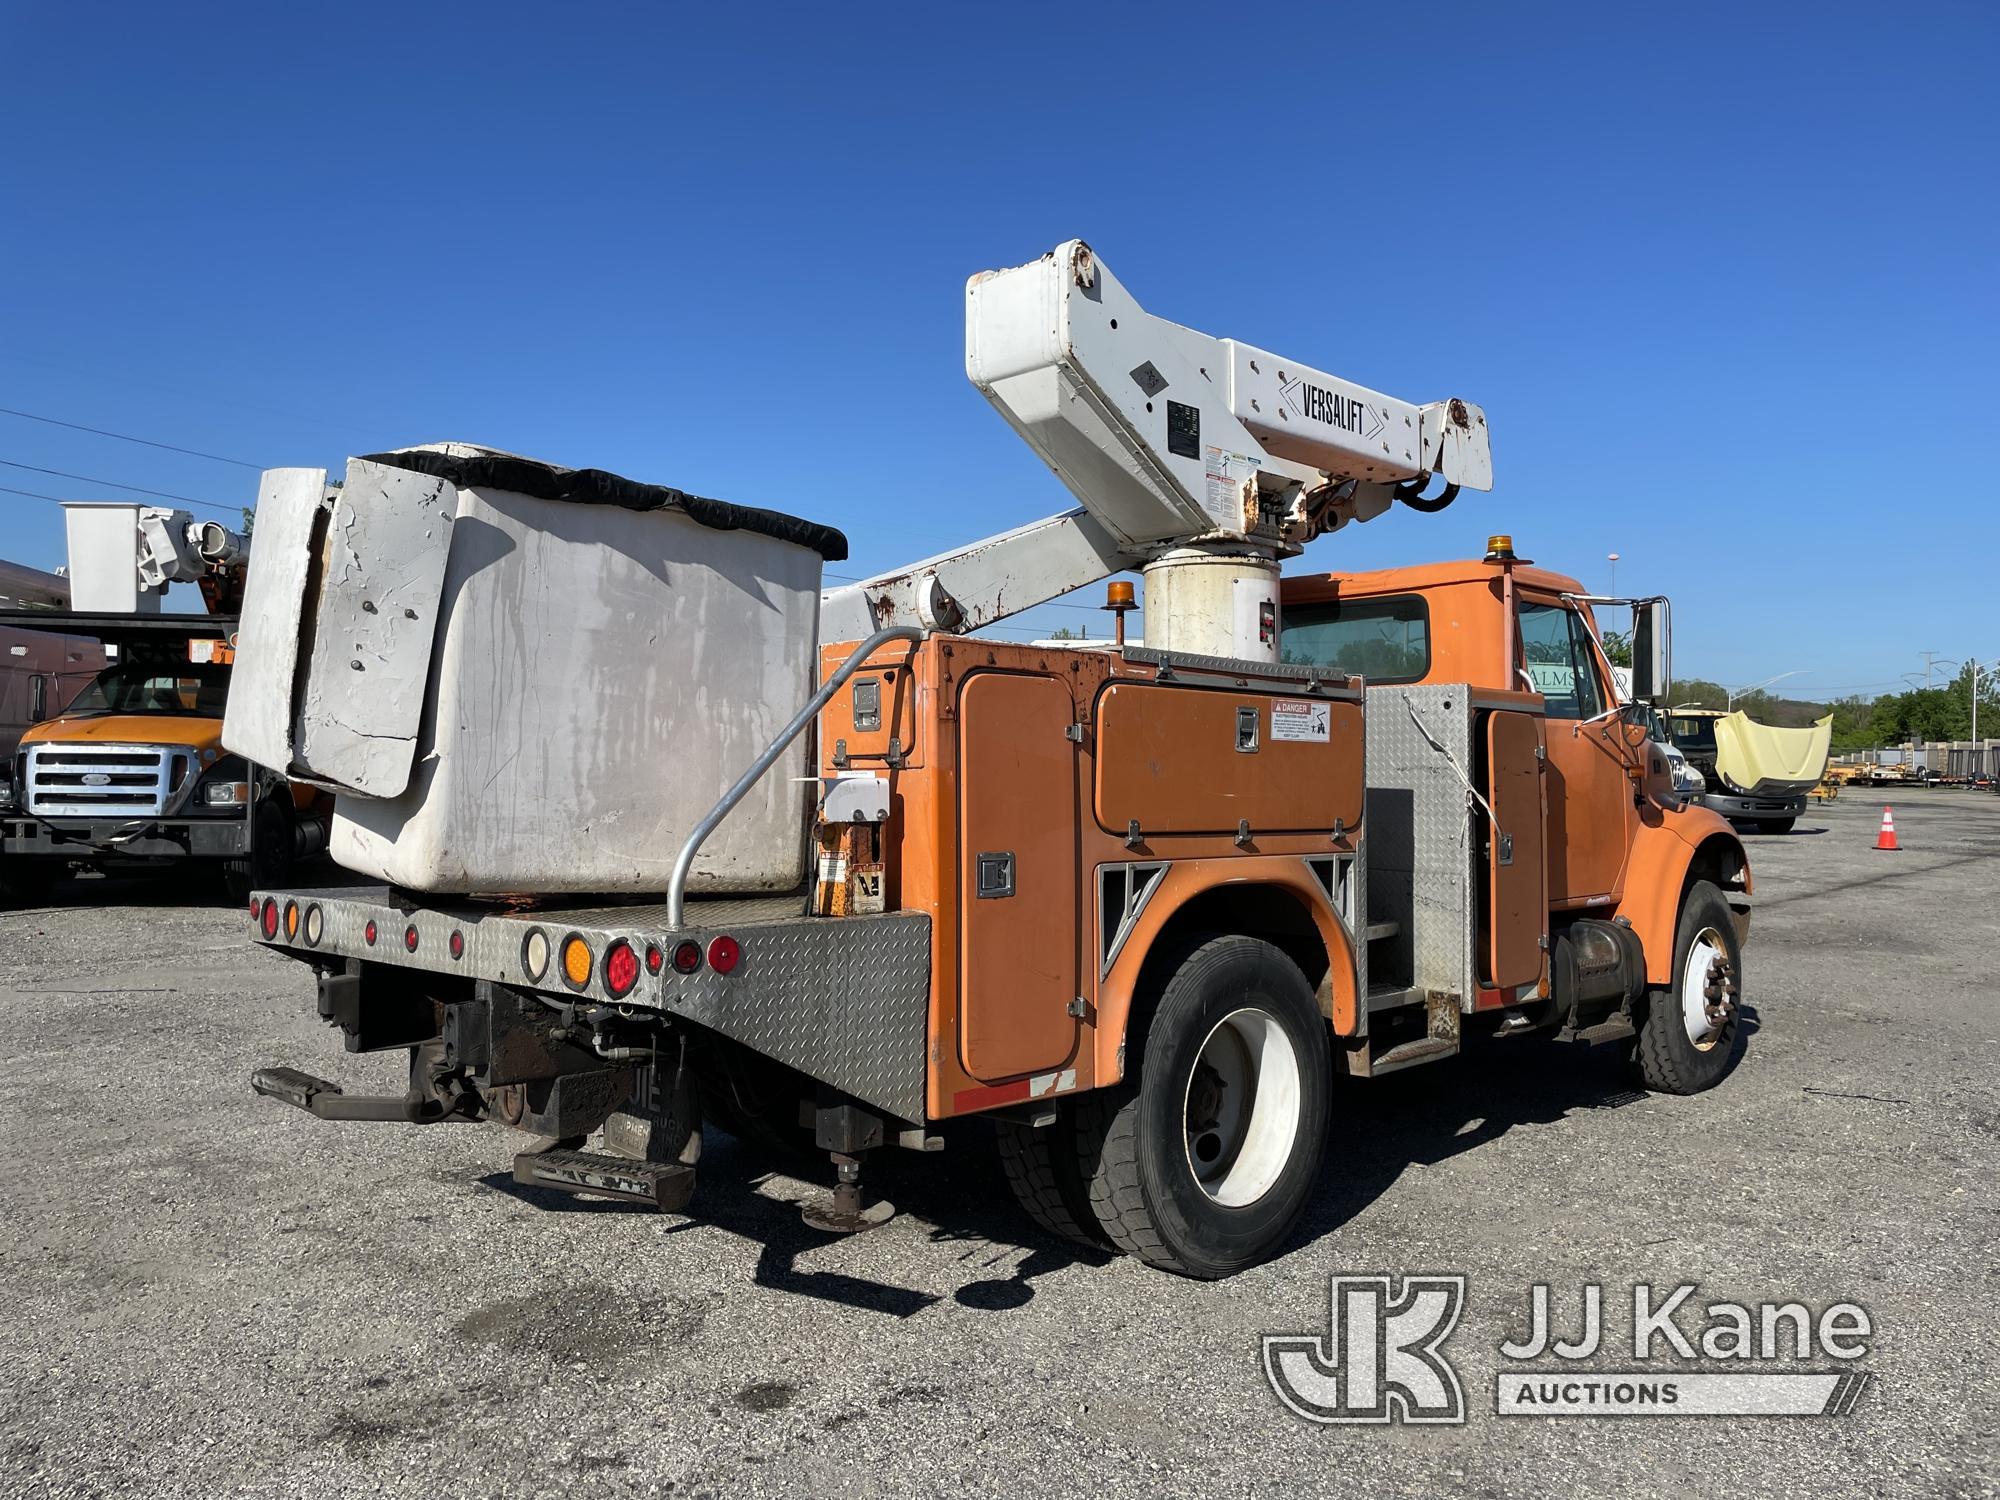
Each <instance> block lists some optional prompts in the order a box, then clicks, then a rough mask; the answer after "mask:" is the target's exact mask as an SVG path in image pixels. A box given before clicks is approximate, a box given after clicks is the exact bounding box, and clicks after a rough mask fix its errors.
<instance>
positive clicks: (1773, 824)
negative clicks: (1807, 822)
mask: <svg viewBox="0 0 2000 1500" xmlns="http://www.w3.org/2000/svg"><path fill="white" fill-rule="evenodd" d="M1798 821H1799V820H1798V819H1797V818H1773V819H1771V821H1770V822H1768V823H1766V824H1765V825H1764V832H1766V833H1790V832H1791V831H1792V828H1793V826H1794V825H1796V824H1797V822H1798Z"/></svg>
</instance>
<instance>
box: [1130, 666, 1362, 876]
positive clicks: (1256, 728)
mask: <svg viewBox="0 0 2000 1500" xmlns="http://www.w3.org/2000/svg"><path fill="white" fill-rule="evenodd" d="M1361 760H1362V721H1361V705H1359V704H1358V703H1353V702H1349V701H1347V700H1344V699H1329V698H1285V697H1282V696H1276V697H1274V696H1269V695H1266V694H1262V693H1237V692H1227V691H1214V690H1211V689H1206V688H1195V687H1163V686H1155V685H1153V684H1151V683H1140V682H1116V683H1113V684H1112V685H1111V686H1110V687H1108V688H1106V689H1105V690H1104V693H1103V694H1102V696H1100V697H1099V698H1098V700H1097V822H1098V826H1099V827H1101V828H1103V829H1104V830H1105V831H1106V832H1107V833H1121V834H1122V833H1124V832H1125V831H1126V829H1127V827H1128V826H1129V825H1130V824H1131V823H1133V822H1137V823H1138V825H1139V829H1140V832H1141V833H1142V834H1143V835H1145V836H1147V837H1151V836H1154V835H1162V834H1213V833H1226V834H1232V835H1233V834H1234V833H1235V832H1236V831H1237V824H1238V823H1239V822H1240V821H1242V820H1244V819H1248V820H1249V823H1250V831H1251V832H1252V833H1286V832H1313V833H1324V832H1326V831H1327V830H1328V829H1331V828H1332V827H1333V825H1334V824H1335V823H1336V822H1338V823H1340V824H1342V825H1343V826H1344V827H1346V828H1348V829H1350V830H1351V829H1354V828H1358V827H1359V826H1360V824H1361V798H1362V790H1361Z"/></svg>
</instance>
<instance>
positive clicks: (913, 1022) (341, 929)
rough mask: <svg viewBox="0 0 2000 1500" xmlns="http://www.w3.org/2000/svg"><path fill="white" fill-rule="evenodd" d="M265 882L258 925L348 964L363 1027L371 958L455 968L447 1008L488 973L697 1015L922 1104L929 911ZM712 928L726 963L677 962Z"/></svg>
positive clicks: (877, 1095) (613, 1002)
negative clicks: (680, 951) (500, 902)
mask: <svg viewBox="0 0 2000 1500" xmlns="http://www.w3.org/2000/svg"><path fill="white" fill-rule="evenodd" d="M267 896H268V897H270V898H271V899H272V900H273V902H274V903H275V908H274V912H273V916H274V921H273V932H272V933H271V934H270V935H266V933H265V931H264V930H263V928H262V926H261V923H260V920H259V916H258V915H252V916H251V917H250V919H249V920H250V923H251V936H252V937H253V938H254V939H255V940H256V941H258V942H260V943H263V944H265V945H266V946H268V947H271V948H273V949H276V950H277V951H279V952H281V953H285V954H287V955H289V956H290V957H292V958H296V959H301V960H304V961H306V962H309V963H312V964H314V965H315V966H316V967H319V968H320V969H322V971H323V972H326V971H331V970H333V969H334V968H335V967H336V966H338V967H340V968H342V969H347V966H348V965H349V964H353V965H354V966H355V967H354V968H353V969H351V970H348V972H350V973H352V974H354V975H355V978H354V985H355V992H354V995H353V997H352V1000H351V1002H349V1001H343V1002H342V1004H343V1006H347V1007H349V1008H350V1009H351V1010H352V1018H353V1021H354V1024H355V1025H356V1026H358V1027H362V1028H365V1027H366V1025H367V1022H368V1019H369V1017H368V1007H369V1006H370V1004H371V1003H372V1002H371V1001H370V999H369V996H368V994H366V993H364V991H366V990H369V989H371V988H372V987H374V986H376V985H377V984H380V983H385V982H384V981H380V980H378V979H376V978H371V977H369V976H370V974H371V972H372V973H375V974H380V973H382V972H384V971H395V970H423V971H427V972H428V973H431V974H435V975H438V976H443V977H448V978H450V979H455V980H458V981H459V983H458V984H456V985H446V986H440V987H436V988H434V989H432V990H430V991H429V992H428V993H430V994H432V995H433V996H434V997H435V998H437V999H439V1000H441V1001H443V1002H444V1003H445V1006H446V1009H447V1010H450V1009H451V1008H452V1007H453V1006H454V1005H456V1004H460V1003H463V1002H462V1001H460V1000H457V999H454V998H453V997H454V996H464V997H467V998H468V999H474V1000H477V999H478V998H479V997H480V996H482V995H484V996H486V997H487V998H486V999H485V1000H483V1001H481V1002H480V1003H486V1004H489V1005H490V1003H491V995H492V993H493V991H492V990H489V989H487V988H486V987H487V986H492V987H494V988H495V989H498V990H504V991H505V992H507V993H508V994H511V995H513V996H515V997H517V999H519V1000H521V1001H524V1002H525V1001H530V1000H532V1001H533V1002H535V1003H536V1004H537V1005H539V1006H544V1007H549V1008H551V1009H554V1008H560V1009H561V1010H562V1011H563V1012H565V1013H574V1014H577V1015H580V1016H583V1017H585V1018H586V1019H592V1018H605V1019H606V1020H607V1024H610V1025H612V1026H614V1028H615V1025H616V1017H618V1016H619V1015H620V1014H621V1013H623V1014H631V1015H635V1016H636V1015H649V1016H650V1017H651V1018H655V1019H658V1020H667V1019H674V1020H680V1021H687V1022H691V1023H693V1024H694V1025H697V1026H700V1027H703V1028H705V1029H706V1030H708V1031H712V1032H715V1033H717V1034H718V1035H721V1036H724V1037H728V1038H729V1039H730V1040H732V1041H735V1042H739V1043H741V1044H742V1045H744V1046H746V1047H748V1048H750V1049H751V1050H752V1051H753V1052H757V1053H760V1054H762V1055H763V1056H766V1057H769V1058H772V1059H774V1060H776V1061H778V1062H781V1063H783V1064H785V1065H786V1066H787V1067H790V1068H794V1069H796V1070H797V1071H799V1072H801V1073H804V1074H805V1075H806V1076H807V1077H809V1078H813V1079H816V1080H818V1081H820V1082H822V1083H826V1084H830V1085H832V1086H833V1087H834V1088H837V1089H840V1090H842V1091H843V1092H845V1093H848V1094H851V1095H853V1096H854V1097H855V1098H856V1099H859V1100H861V1101H862V1102H863V1103H865V1104H868V1105H871V1106H873V1107H875V1108H877V1109H879V1110H881V1111H882V1112H883V1113H884V1114H886V1115H888V1116H891V1117H893V1118H896V1119H901V1120H912V1121H921V1120H922V1119H923V1118H924V1098H925V1085H926V1081H927V1076H928V1075H927V1064H926V1039H927V1035H928V1007H929V996H930V960H931V952H930V919H929V917H927V916H925V915H923V914H922V913H917V912H888V913H883V914H879V915H873V916H854V917H811V916H805V915H802V914H801V913H802V912H803V910H804V905H805V902H804V896H803V893H798V894H794V895H789V896H777V897H743V898H731V897H712V898H697V899H694V900H691V901H689V902H688V904H687V911H686V922H685V925H684V926H683V927H681V928H678V929H676V928H672V927H669V926H668V925H667V923H666V920H665V908H664V907H661V906H657V905H639V904H628V905H614V906H603V905H595V906H546V907H542V908H540V909H536V910H527V911H522V910H510V909H505V908H496V907H493V906H490V905H481V904H478V903H475V902H470V901H453V902H449V903H446V902H438V903H435V904H433V903H431V902H428V901H427V902H424V903H422V904H419V903H415V902H411V901H407V900H404V899H402V898H401V896H400V895H399V894H397V893H395V892H392V891H391V890H390V889H389V888H388V887H386V886H345V887H340V888H338V889H333V890H302V891H270V892H264V891H259V892H257V893H255V894H254V895H253V896H252V898H251V904H252V909H253V912H256V911H258V909H260V908H261V906H262V903H263V901H264V899H265V898H266V897H267ZM292 908H296V909H297V915H296V920H294V919H293V918H292V916H291V915H289V912H290V909H292ZM281 914H283V915H281ZM718 938H728V939H729V940H730V941H731V942H732V943H733V944H734V945H735V946H736V953H737V958H736V960H735V961H734V962H732V964H731V966H730V968H729V969H727V970H726V971H720V972H719V971H717V970H716V969H715V968H714V967H713V965H712V964H711V963H710V962H709V961H708V960H707V959H705V958H704V959H703V961H701V962H700V963H699V964H697V966H696V967H695V968H694V970H693V971H692V972H690V973H686V974H682V973H679V972H677V971H676V970H675V968H674V966H673V964H672V963H671V962H669V961H668V959H669V956H670V955H671V954H673V952H674V950H675V949H676V947H677V946H679V945H680V944H682V943H684V942H691V943H692V944H693V945H694V946H695V947H696V948H697V949H698V950H702V951H703V952H707V951H708V950H709V945H710V944H711V942H712V941H713V940H715V939H718ZM572 941H576V942H580V943H581V944H582V948H583V952H584V953H585V954H586V955H587V957H588V960H589V962H588V966H587V969H586V970H585V971H584V975H583V977H582V978H581V979H576V980H572V979H570V978H568V977H566V975H565V972H564V949H565V948H567V947H568V946H569V945H570V943H571V942H572ZM614 949H625V950H629V952H627V953H626V954H624V955H622V957H623V959H624V961H626V962H628V963H629V965H630V967H629V968H627V969H626V971H625V972H626V974H627V975H629V980H628V983H629V988H627V989H625V990H624V991H622V992H614V991H613V990H612V989H611V988H610V974H611V969H612V958H613V952H614ZM482 981H483V982H484V984H482V983H481V982H482ZM388 988H390V987H387V986H386V985H385V990H384V992H385V993H386V992H388ZM323 1013H327V1012H323ZM425 1014H426V1015H427V1016H428V1015H429V1014H430V1012H429V1010H428V1008H427V1009H426V1011H425ZM544 1029H546V1028H544Z"/></svg>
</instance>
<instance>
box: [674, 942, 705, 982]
mask: <svg viewBox="0 0 2000 1500" xmlns="http://www.w3.org/2000/svg"><path fill="white" fill-rule="evenodd" d="M700 967H701V944H700V943H697V942H696V941H695V940H694V939H693V938H688V939H687V940H686V941H684V942H679V943H676V944H674V972H675V973H676V974H692V973H693V972H694V971H695V970H696V969H699V968H700Z"/></svg>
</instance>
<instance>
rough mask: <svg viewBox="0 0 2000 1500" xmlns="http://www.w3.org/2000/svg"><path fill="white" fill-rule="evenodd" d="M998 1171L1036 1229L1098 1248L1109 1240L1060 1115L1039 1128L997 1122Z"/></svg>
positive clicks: (1070, 1126)
mask: <svg viewBox="0 0 2000 1500" xmlns="http://www.w3.org/2000/svg"><path fill="white" fill-rule="evenodd" d="M993 1130H994V1138H995V1141H996V1143H997V1144H998V1145H999V1148H1000V1169H1001V1171H1002V1172H1003V1173H1005V1174H1006V1177H1007V1186H1008V1187H1010V1188H1012V1189H1013V1190H1014V1201H1015V1202H1017V1203H1019V1204H1020V1205H1021V1211H1022V1212H1023V1213H1025V1214H1026V1215H1027V1216H1028V1217H1029V1218H1030V1219H1032V1220H1034V1221H1035V1223H1036V1224H1037V1225H1039V1226H1040V1227H1041V1228H1043V1229H1045V1230H1047V1231H1048V1232H1049V1233H1050V1234H1053V1235H1055V1236H1056V1237H1057V1238H1059V1239H1065V1240H1069V1241H1072V1242H1073V1243H1075V1244H1078V1245H1088V1246H1090V1247H1091V1248H1092V1249H1096V1250H1101V1249H1103V1248H1104V1247H1105V1245H1106V1244H1107V1243H1108V1241H1107V1240H1106V1239H1105V1237H1104V1231H1103V1230H1101V1229H1100V1228H1098V1225H1097V1216H1096V1215H1095V1214H1094V1213H1092V1212H1091V1208H1090V1184H1089V1183H1088V1182H1087V1181H1086V1180H1085V1179H1084V1175H1083V1172H1082V1170H1081V1168H1080V1167H1079V1165H1078V1163H1077V1152H1076V1129H1075V1123H1074V1121H1073V1120H1072V1118H1071V1116H1070V1114H1069V1113H1068V1112H1067V1111H1065V1112H1063V1113H1061V1114H1059V1115H1058V1116H1057V1117H1056V1118H1055V1120H1054V1121H1052V1122H1051V1123H1050V1124H1047V1125H1044V1126H1042V1127H1041V1128H1040V1129H1037V1128H1036V1127H1035V1126H1033V1125H1029V1124H1026V1123H1024V1122H1022V1121H1020V1120H995V1121H994V1122H993Z"/></svg>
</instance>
